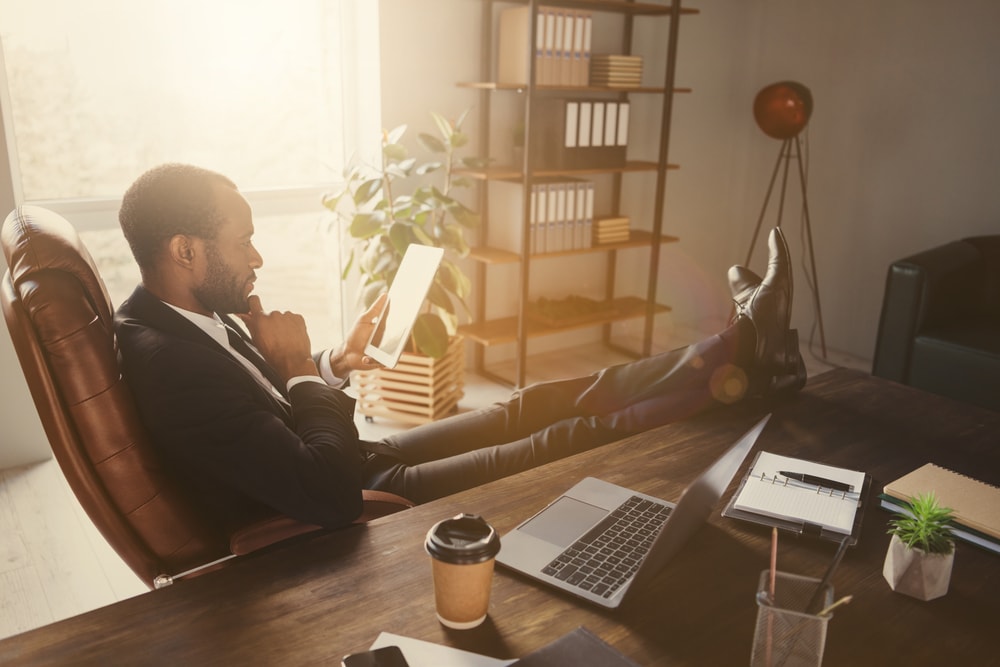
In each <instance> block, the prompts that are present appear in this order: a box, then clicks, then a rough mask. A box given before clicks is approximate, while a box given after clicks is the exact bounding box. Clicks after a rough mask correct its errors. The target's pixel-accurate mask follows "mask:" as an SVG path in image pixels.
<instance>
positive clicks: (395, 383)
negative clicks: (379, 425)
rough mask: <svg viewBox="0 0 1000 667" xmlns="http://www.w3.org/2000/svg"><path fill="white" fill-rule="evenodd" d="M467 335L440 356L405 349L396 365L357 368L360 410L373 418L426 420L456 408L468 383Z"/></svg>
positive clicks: (355, 382) (409, 421)
mask: <svg viewBox="0 0 1000 667" xmlns="http://www.w3.org/2000/svg"><path fill="white" fill-rule="evenodd" d="M464 341H465V339H464V338H462V337H461V336H454V337H452V339H451V342H450V343H449V344H448V351H447V352H445V355H444V356H443V357H441V358H440V359H431V358H430V357H425V356H423V355H421V354H414V353H410V352H404V353H403V356H402V357H400V359H399V363H398V364H397V365H396V367H395V368H393V369H387V368H378V369H376V370H373V371H355V372H354V374H353V375H352V378H351V385H352V386H353V387H354V388H355V389H356V390H357V392H358V405H357V410H358V412H360V413H361V414H363V415H364V416H365V418H366V419H368V420H369V421H371V420H372V419H374V418H375V417H385V418H387V419H391V420H393V421H398V422H403V423H406V424H426V423H428V422H432V421H434V420H436V419H441V418H442V417H446V416H448V415H449V414H451V413H452V412H454V411H455V408H456V407H457V406H458V401H459V399H461V398H462V396H463V395H464V392H463V388H464V387H465V347H464V345H463V343H464Z"/></svg>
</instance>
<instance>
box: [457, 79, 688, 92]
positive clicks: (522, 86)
mask: <svg viewBox="0 0 1000 667" xmlns="http://www.w3.org/2000/svg"><path fill="white" fill-rule="evenodd" d="M456 85H457V86H458V87H459V88H474V89H476V90H513V91H516V92H519V93H523V92H524V91H526V90H527V89H528V84H526V83H498V82H496V81H461V82H459V83H458V84H456ZM535 90H539V91H541V90H555V91H562V92H570V93H574V94H579V93H654V94H659V95H662V94H663V93H664V92H666V88H664V87H662V86H660V87H656V86H555V85H544V86H535ZM692 90H693V89H691V88H674V93H690V92H692Z"/></svg>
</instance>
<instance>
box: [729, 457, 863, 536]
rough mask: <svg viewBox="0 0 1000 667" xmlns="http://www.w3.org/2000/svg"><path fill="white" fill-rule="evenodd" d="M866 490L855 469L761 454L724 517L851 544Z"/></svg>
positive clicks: (859, 521) (857, 525) (861, 512)
mask: <svg viewBox="0 0 1000 667" xmlns="http://www.w3.org/2000/svg"><path fill="white" fill-rule="evenodd" d="M796 476H802V479H796V478H795V477H796ZM870 486H871V476H870V475H868V474H866V473H864V472H861V471H858V470H850V469H848V468H840V467H837V466H831V465H826V464H822V463H816V462H813V461H806V460H803V459H797V458H793V457H790V456H782V455H780V454H773V453H771V452H759V453H758V454H757V456H756V457H755V458H754V461H753V464H752V465H751V466H750V470H749V472H747V474H746V476H745V477H744V478H743V480H742V481H741V482H740V486H739V488H738V489H737V491H736V493H734V494H733V497H732V499H731V500H730V502H729V504H728V505H727V506H726V508H725V509H724V510H723V512H722V515H723V516H727V517H732V518H736V519H743V520H746V521H751V522H754V523H759V524H764V525H768V526H777V527H778V528H783V529H785V530H790V531H793V532H796V533H800V534H806V535H814V536H817V537H821V538H824V539H829V540H835V541H840V540H842V539H844V538H845V537H847V538H848V543H849V544H855V543H856V542H857V539H858V534H859V533H860V529H861V518H862V515H863V513H864V506H865V497H866V496H867V492H868V489H869V487H870Z"/></svg>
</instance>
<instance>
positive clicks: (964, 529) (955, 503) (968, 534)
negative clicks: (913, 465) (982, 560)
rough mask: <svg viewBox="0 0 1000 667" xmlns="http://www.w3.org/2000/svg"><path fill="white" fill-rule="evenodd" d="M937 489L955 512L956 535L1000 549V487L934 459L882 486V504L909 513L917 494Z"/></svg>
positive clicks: (995, 550)
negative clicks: (936, 462)
mask: <svg viewBox="0 0 1000 667" xmlns="http://www.w3.org/2000/svg"><path fill="white" fill-rule="evenodd" d="M929 492H933V493H934V495H935V496H936V497H937V500H938V502H939V503H940V504H941V505H942V506H943V507H949V508H951V510H952V513H953V517H954V518H953V520H952V533H953V534H954V535H955V537H956V538H958V539H960V540H964V541H966V542H969V543H972V544H976V545H978V546H981V547H983V548H985V549H989V550H990V551H994V552H996V553H1000V488H998V487H996V486H991V485H989V484H987V483H986V482H982V481H979V480H978V479H975V478H973V477H968V476H966V475H962V474H960V473H957V472H954V471H953V470H949V469H948V468H944V467H942V466H939V465H936V464H934V463H927V464H925V465H923V466H921V467H919V468H917V469H916V470H914V471H912V472H910V473H908V474H906V475H903V476H902V477H900V478H899V479H897V480H894V481H892V482H889V483H888V484H886V485H885V486H884V487H883V489H882V494H881V495H880V498H881V505H882V507H883V508H885V509H887V510H889V511H892V512H903V513H907V512H908V510H909V502H910V501H911V500H913V498H915V497H916V496H919V495H921V494H925V493H929Z"/></svg>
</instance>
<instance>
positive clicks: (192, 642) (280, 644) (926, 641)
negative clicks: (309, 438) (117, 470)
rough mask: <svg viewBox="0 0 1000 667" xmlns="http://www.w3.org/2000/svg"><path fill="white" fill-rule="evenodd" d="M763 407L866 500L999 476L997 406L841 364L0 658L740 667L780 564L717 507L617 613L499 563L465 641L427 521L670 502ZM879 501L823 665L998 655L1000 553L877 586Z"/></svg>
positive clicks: (801, 562)
mask: <svg viewBox="0 0 1000 667" xmlns="http://www.w3.org/2000/svg"><path fill="white" fill-rule="evenodd" d="M769 410H773V412H774V417H773V418H772V419H771V422H770V424H769V425H768V427H767V428H766V429H765V431H764V433H763V435H762V436H761V439H760V441H759V442H758V444H757V446H756V449H766V450H768V451H774V452H778V453H783V454H788V455H791V456H799V457H803V458H812V459H815V460H820V461H823V462H827V463H830V464H833V465H840V466H844V467H852V468H855V469H861V470H865V471H867V472H869V473H871V474H872V476H873V478H874V479H873V484H872V489H873V492H874V491H877V490H878V489H881V487H882V485H883V484H884V483H885V482H887V481H889V480H891V479H894V478H896V477H898V476H900V475H902V474H904V473H906V472H908V471H910V470H911V469H913V468H915V467H917V466H919V465H921V464H923V463H925V462H927V461H928V460H931V461H935V462H937V463H939V464H941V465H943V466H945V467H949V468H952V469H954V470H957V471H960V472H965V473H969V474H972V475H975V476H976V477H978V478H980V479H982V480H984V481H987V482H989V483H992V484H1000V446H998V439H1000V437H998V436H1000V414H998V413H992V412H986V411H982V410H980V409H977V408H974V407H972V406H966V405H963V404H959V403H955V402H952V401H950V400H947V399H943V398H939V397H936V396H932V395H930V394H925V393H922V392H918V391H915V390H912V389H909V388H907V387H903V386H900V385H896V384H892V383H889V382H886V381H883V380H880V379H877V378H871V377H869V376H866V375H861V374H858V373H854V372H850V371H843V370H837V371H832V372H830V373H826V374H824V375H821V376H818V377H817V378H814V379H812V380H811V381H810V382H809V385H808V386H807V388H806V390H805V391H803V392H802V393H801V394H800V395H799V396H798V397H796V398H795V399H793V400H790V401H786V402H783V403H775V404H773V405H769V404H765V403H762V402H747V403H745V404H742V405H740V406H737V407H735V408H728V409H725V410H718V411H714V412H711V413H708V414H705V415H702V416H700V417H697V418H695V419H691V420H687V421H684V422H682V423H678V424H673V425H670V426H666V427H663V428H660V429H657V430H654V431H650V432H648V433H644V434H641V435H639V436H635V437H633V438H629V439H626V440H623V441H620V442H618V443H614V444H612V445H608V446H606V447H603V448H600V449H598V450H595V451H592V452H588V453H586V454H582V455H579V456H576V457H573V458H571V459H566V460H563V461H559V462H556V463H554V464H550V465H548V466H545V467H542V468H539V469H536V470H532V471H528V472H526V473H523V474H520V475H517V476H515V477H512V478H508V479H505V480H501V481H499V482H495V483H493V484H489V485H486V486H483V487H480V488H478V489H474V490H472V491H468V492H464V493H461V494H457V495H455V496H451V497H448V498H445V499H442V500H439V501H435V502H433V503H429V504H427V505H423V506H420V507H416V508H414V509H411V510H407V511H406V512H403V513H401V514H397V515H394V516H391V517H386V518H384V519H380V520H378V521H375V522H373V523H371V524H368V525H367V526H359V527H355V528H351V529H348V530H345V531H340V532H336V533H332V534H326V535H321V536H318V537H314V538H312V539H309V540H306V541H302V542H299V543H295V544H286V545H282V546H281V547H279V548H277V549H274V550H272V551H270V552H269V553H265V554H258V555H255V556H251V557H246V558H243V559H241V560H240V561H238V562H235V563H234V564H232V565H231V566H230V567H227V568H225V569H223V570H220V571H217V572H213V573H210V574H206V575H203V576H201V577H198V578H194V579H191V580H188V581H184V580H182V581H179V582H177V583H176V584H174V585H173V586H171V587H169V588H166V589H163V590H160V591H155V592H151V593H148V594H145V595H141V596H138V597H136V598H132V599H130V600H125V601H123V602H120V603H117V604H114V605H111V606H109V607H105V608H102V609H98V610H95V611H93V612H90V613H87V614H83V615H81V616H77V617H75V618H71V619H67V620H65V621H61V622H58V623H54V624H52V625H49V626H46V627H43V628H39V629H37V630H33V631H30V632H27V633H24V634H21V635H17V636H15V637H10V638H8V639H6V640H4V641H2V642H0V663H3V664H8V663H31V664H50V663H73V664H98V663H101V664H110V663H114V664H190V665H202V664H240V663H246V664H306V663H309V664H312V663H323V664H339V662H338V661H339V659H340V658H341V657H342V656H343V655H344V654H345V653H349V652H352V651H358V650H362V649H365V648H367V647H368V646H369V645H370V644H371V643H372V641H373V640H374V639H375V637H376V636H377V635H378V633H379V632H380V631H383V630H384V631H389V632H393V633H396V634H401V635H407V636H410V637H415V638H419V639H426V640H429V641H433V642H437V643H441V644H447V645H451V646H455V647H458V648H464V649H467V650H472V651H476V652H479V653H484V654H487V655H492V656H495V657H499V658H510V657H517V656H520V655H523V654H525V653H527V652H529V651H531V650H533V649H535V648H537V647H539V646H541V645H543V644H546V643H548V642H550V641H552V640H553V639H556V638H557V637H559V636H560V635H562V634H564V633H566V632H569V631H570V630H572V629H573V628H575V627H577V626H579V625H584V626H586V627H588V628H589V629H591V630H592V631H593V632H595V633H596V634H598V635H599V636H601V637H602V638H603V639H604V640H605V641H607V642H608V643H610V644H612V645H614V646H615V647H617V648H618V649H619V650H620V651H622V652H623V653H625V654H626V655H628V656H629V657H631V658H632V659H633V660H635V661H637V662H638V663H640V664H643V665H667V664H669V665H736V664H746V663H748V662H749V656H750V646H751V642H752V635H753V628H754V619H755V617H756V607H755V603H754V591H755V586H756V582H757V577H758V575H759V573H760V571H761V570H763V569H765V568H766V567H767V565H768V554H769V544H770V533H769V531H768V529H766V528H763V527H758V526H755V525H751V524H747V523H745V522H740V521H736V520H732V519H726V518H723V517H721V516H720V515H719V513H718V512H715V513H714V515H713V517H712V519H711V520H710V522H709V524H708V526H706V527H705V528H704V529H703V530H701V531H700V532H699V533H698V534H697V535H695V537H694V538H693V539H692V541H691V542H690V543H689V545H688V546H687V547H686V548H685V549H684V550H683V551H682V552H681V553H680V554H679V555H678V556H676V557H675V558H674V560H673V561H671V562H670V563H669V564H668V566H667V568H666V569H665V570H664V571H663V572H662V573H661V575H660V576H659V577H658V578H657V579H656V580H655V582H653V584H652V585H651V586H649V589H648V590H646V591H638V592H637V593H638V594H637V595H636V596H635V597H634V598H633V599H632V600H631V604H629V605H628V606H626V607H625V608H623V609H620V610H618V611H616V612H608V611H603V610H598V609H596V608H592V607H590V606H588V605H586V604H585V603H582V602H578V601H575V600H572V599H570V598H568V597H565V596H563V595H561V594H559V593H557V592H554V591H552V590H549V589H547V588H543V587H541V586H538V585H536V584H534V583H532V582H530V581H528V580H526V579H523V578H521V577H519V576H517V575H514V574H511V573H509V572H506V571H504V570H502V569H500V570H498V572H497V576H496V578H495V580H494V588H493V598H492V602H491V607H490V616H489V618H488V619H487V621H486V622H485V623H484V624H483V625H482V626H481V627H479V628H477V629H475V630H471V631H452V630H447V629H445V628H443V627H442V626H441V625H439V624H438V622H437V621H436V620H435V618H434V613H433V604H434V603H433V590H432V587H431V575H430V564H429V562H428V560H427V557H426V555H425V554H424V552H423V549H422V543H423V538H424V534H425V532H426V530H427V528H428V527H429V526H430V525H432V524H433V523H434V522H436V521H438V520H439V519H441V518H445V517H449V516H452V515H454V514H457V513H458V512H461V511H469V512H477V513H480V514H482V515H483V516H484V517H486V518H487V520H489V521H490V522H491V523H493V524H494V525H495V526H496V527H497V529H499V530H500V531H501V533H503V532H506V531H508V530H510V529H511V528H513V527H514V526H515V525H516V524H517V523H519V522H520V521H521V520H522V519H524V518H525V517H527V516H528V515H530V514H531V513H533V512H535V511H536V510H538V509H540V508H541V507H543V506H544V505H545V504H546V503H547V502H549V501H550V500H551V499H552V498H553V497H554V496H555V494H557V493H558V492H559V491H561V490H563V489H564V488H567V487H569V486H570V485H571V484H572V483H574V482H575V481H577V480H578V479H580V478H582V477H584V476H587V475H596V476H600V477H603V478H605V479H607V480H609V481H612V482H615V483H618V484H622V485H625V486H630V487H633V488H636V489H638V490H640V491H644V492H646V493H650V494H653V495H656V496H659V497H662V498H665V499H668V500H675V499H676V498H677V496H678V495H679V493H680V492H681V490H682V489H683V488H684V486H685V485H686V484H687V483H688V482H689V481H690V480H691V479H692V478H693V477H694V476H696V474H697V473H698V472H699V471H700V470H701V469H702V468H703V467H704V466H705V465H707V463H708V462H710V461H711V460H712V459H713V458H714V457H715V456H716V455H718V454H719V453H720V452H721V451H723V450H724V449H725V448H726V447H727V446H728V445H729V444H731V442H732V441H733V440H734V439H735V438H736V437H738V436H739V435H740V434H741V433H742V432H743V431H744V430H746V429H747V428H748V427H749V426H751V425H752V424H753V422H754V421H755V420H756V419H758V418H759V417H760V416H761V415H763V414H764V413H766V412H767V411H769ZM748 465H749V458H748V462H747V463H746V464H745V465H744V471H745V469H746V467H747V466H748ZM735 485H736V482H734V483H733V487H732V488H731V489H730V491H729V492H728V493H727V494H726V499H728V497H729V494H730V493H731V492H732V490H733V489H734V488H735ZM872 498H875V495H874V494H873V496H872V497H870V498H869V505H868V508H867V510H866V512H865V517H864V523H863V527H862V533H861V539H860V542H859V544H858V545H857V546H856V547H854V548H852V549H851V550H849V551H848V553H847V555H846V556H845V558H844V561H843V563H842V564H841V566H840V568H839V570H838V571H837V573H836V575H835V577H834V581H833V583H834V587H835V592H836V594H837V596H838V597H839V596H841V595H845V594H853V596H854V600H853V602H852V604H850V605H848V606H847V607H844V608H842V609H841V610H839V611H838V612H836V613H835V616H834V618H833V619H832V620H831V622H830V626H829V634H828V638H827V652H826V664H828V665H848V664H850V665H867V664H878V665H888V664H907V657H910V656H915V657H916V658H917V659H916V661H915V662H914V661H910V663H909V664H987V663H992V662H995V661H997V660H1000V657H998V655H1000V651H998V649H997V643H996V637H995V633H996V630H995V625H996V622H997V619H998V618H1000V556H997V555H996V554H992V553H989V552H987V551H985V550H981V549H978V548H976V547H973V546H970V545H968V544H965V543H959V545H958V549H957V554H956V559H955V569H954V572H953V575H952V581H951V590H950V591H949V593H948V594H947V595H946V596H945V597H943V598H940V599H938V600H934V601H931V602H918V601H916V600H913V599H911V598H908V597H905V596H902V595H899V594H896V593H893V592H892V591H891V590H890V589H889V587H888V585H887V584H886V583H885V581H884V580H883V579H882V574H881V572H882V561H883V558H884V556H885V551H886V548H887V546H888V542H889V537H888V535H886V532H885V531H886V524H887V520H888V518H889V514H888V513H886V512H884V511H883V510H881V509H879V508H878V507H877V498H876V500H875V501H874V502H873V501H872ZM719 509H720V510H721V503H720V508H719ZM835 546H836V545H835V544H833V543H831V542H820V541H816V540H813V539H810V538H797V537H795V536H792V535H790V534H784V533H783V534H782V539H781V540H780V548H779V556H778V558H779V569H781V570H785V571H790V572H795V573H799V574H804V575H812V576H821V575H822V573H823V571H824V570H825V568H826V565H827V562H828V561H829V559H830V557H831V556H832V555H833V552H834V549H835Z"/></svg>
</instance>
